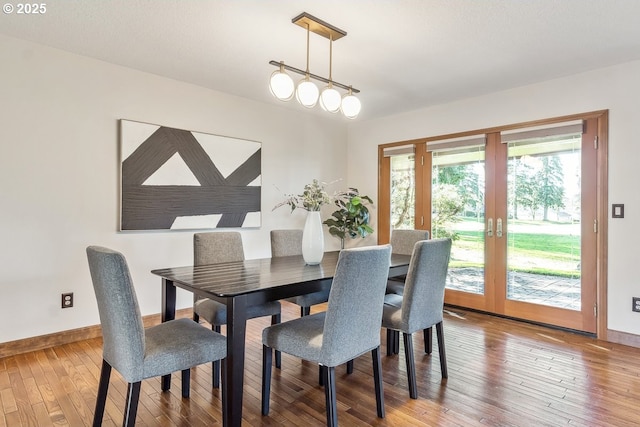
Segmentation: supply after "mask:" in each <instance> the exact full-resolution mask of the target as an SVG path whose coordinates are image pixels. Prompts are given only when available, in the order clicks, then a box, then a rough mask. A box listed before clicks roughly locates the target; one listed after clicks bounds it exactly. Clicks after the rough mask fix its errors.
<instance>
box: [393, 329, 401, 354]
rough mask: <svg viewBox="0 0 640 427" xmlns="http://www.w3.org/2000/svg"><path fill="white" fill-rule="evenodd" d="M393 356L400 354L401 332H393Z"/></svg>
mask: <svg viewBox="0 0 640 427" xmlns="http://www.w3.org/2000/svg"><path fill="white" fill-rule="evenodd" d="M393 354H400V331H393Z"/></svg>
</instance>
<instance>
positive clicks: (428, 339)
mask: <svg viewBox="0 0 640 427" xmlns="http://www.w3.org/2000/svg"><path fill="white" fill-rule="evenodd" d="M422 333H423V334H424V352H425V353H427V354H431V351H432V349H433V328H431V327H429V328H426V329H424V330H423V331H422Z"/></svg>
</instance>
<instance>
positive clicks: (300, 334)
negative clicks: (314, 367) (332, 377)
mask: <svg viewBox="0 0 640 427" xmlns="http://www.w3.org/2000/svg"><path fill="white" fill-rule="evenodd" d="M325 314H326V313H324V312H322V313H317V314H312V315H310V316H304V317H301V318H299V319H294V320H290V321H288V322H283V323H279V324H277V325H271V326H269V327H267V328H265V329H263V331H262V344H264V345H266V346H267V347H271V348H273V349H275V350H280V351H282V352H284V353H287V354H291V355H292V356H296V357H299V358H301V359H305V360H309V361H311V362H316V363H320V364H322V362H323V361H322V360H321V358H322V357H321V353H320V350H321V349H322V331H323V329H324V319H325Z"/></svg>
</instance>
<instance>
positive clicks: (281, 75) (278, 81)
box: [269, 70, 294, 101]
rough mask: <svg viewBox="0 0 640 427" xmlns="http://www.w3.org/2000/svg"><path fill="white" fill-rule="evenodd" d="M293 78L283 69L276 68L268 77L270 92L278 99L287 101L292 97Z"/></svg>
mask: <svg viewBox="0 0 640 427" xmlns="http://www.w3.org/2000/svg"><path fill="white" fill-rule="evenodd" d="M293 89H294V86H293V79H292V78H291V77H290V76H289V74H287V73H285V72H284V71H283V70H276V71H274V72H273V74H271V78H270V79H269V90H271V94H272V95H273V96H275V97H276V98H278V99H279V100H280V101H288V100H290V99H291V98H293Z"/></svg>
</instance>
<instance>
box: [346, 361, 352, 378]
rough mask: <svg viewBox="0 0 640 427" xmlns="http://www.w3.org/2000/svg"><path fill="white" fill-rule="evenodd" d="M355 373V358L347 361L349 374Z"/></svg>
mask: <svg viewBox="0 0 640 427" xmlns="http://www.w3.org/2000/svg"><path fill="white" fill-rule="evenodd" d="M351 374H353V359H351V360H349V361H348V362H347V375H351Z"/></svg>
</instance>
